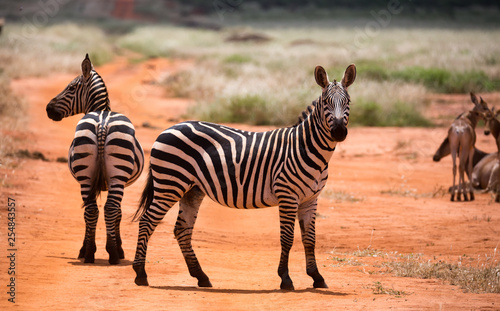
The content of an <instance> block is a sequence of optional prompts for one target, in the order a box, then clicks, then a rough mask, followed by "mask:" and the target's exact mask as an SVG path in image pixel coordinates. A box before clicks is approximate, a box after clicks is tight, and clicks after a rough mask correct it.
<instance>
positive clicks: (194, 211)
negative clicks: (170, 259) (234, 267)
mask: <svg viewBox="0 0 500 311" xmlns="http://www.w3.org/2000/svg"><path fill="white" fill-rule="evenodd" d="M204 197H205V194H204V193H203V192H202V191H201V190H200V188H198V187H194V188H192V189H191V190H189V191H188V192H186V194H185V195H184V197H183V198H182V199H181V200H180V202H179V215H178V216H177V221H176V223H175V229H174V235H175V238H176V239H177V243H178V244H179V247H180V248H181V251H182V255H183V256H184V260H185V261H186V265H187V267H188V269H189V274H190V275H191V276H192V277H195V278H197V279H198V286H199V287H212V283H210V280H209V278H208V276H207V275H206V274H205V272H203V270H202V269H201V266H200V263H199V262H198V259H197V258H196V254H195V253H194V250H193V246H192V244H191V237H192V236H193V227H194V224H195V222H196V217H197V215H198V210H199V209H200V205H201V201H203V198H204Z"/></svg>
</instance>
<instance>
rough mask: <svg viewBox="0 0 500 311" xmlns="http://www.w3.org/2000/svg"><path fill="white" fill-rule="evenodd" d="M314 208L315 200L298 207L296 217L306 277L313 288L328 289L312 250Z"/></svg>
mask: <svg viewBox="0 0 500 311" xmlns="http://www.w3.org/2000/svg"><path fill="white" fill-rule="evenodd" d="M316 207H317V200H316V199H314V200H313V201H311V202H308V203H306V204H303V205H301V206H300V207H299V210H298V217H299V225H300V231H301V233H302V243H303V244H304V251H305V254H306V271H307V275H309V276H310V277H312V278H313V280H314V283H313V287H314V288H328V285H326V283H325V279H324V278H323V277H322V276H321V274H320V273H319V271H318V266H317V265H316V257H315V254H314V250H315V247H316V230H315V226H316V225H315V224H316Z"/></svg>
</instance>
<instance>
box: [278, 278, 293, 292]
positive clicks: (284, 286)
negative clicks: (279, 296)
mask: <svg viewBox="0 0 500 311" xmlns="http://www.w3.org/2000/svg"><path fill="white" fill-rule="evenodd" d="M280 288H281V290H295V287H294V286H293V282H292V280H283V281H282V282H281V285H280Z"/></svg>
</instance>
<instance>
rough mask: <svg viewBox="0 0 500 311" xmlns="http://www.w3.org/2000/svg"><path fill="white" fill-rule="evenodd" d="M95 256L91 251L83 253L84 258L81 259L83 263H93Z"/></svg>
mask: <svg viewBox="0 0 500 311" xmlns="http://www.w3.org/2000/svg"><path fill="white" fill-rule="evenodd" d="M94 261H95V257H94V254H93V253H91V254H90V255H87V254H85V260H84V261H83V262H84V263H94Z"/></svg>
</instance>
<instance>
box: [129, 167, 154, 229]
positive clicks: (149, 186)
mask: <svg viewBox="0 0 500 311" xmlns="http://www.w3.org/2000/svg"><path fill="white" fill-rule="evenodd" d="M153 198H154V185H153V173H152V171H151V165H150V166H149V173H148V180H147V181H146V187H144V190H143V192H142V195H141V201H140V203H139V208H138V209H137V211H136V212H135V215H134V218H133V221H138V220H140V219H141V217H142V215H144V213H146V210H147V209H148V208H149V206H150V205H151V203H153Z"/></svg>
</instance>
